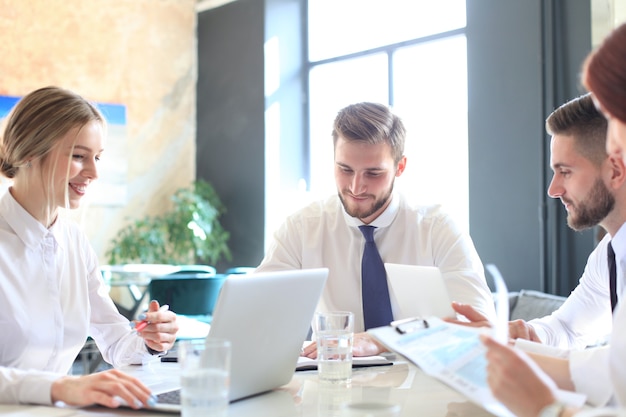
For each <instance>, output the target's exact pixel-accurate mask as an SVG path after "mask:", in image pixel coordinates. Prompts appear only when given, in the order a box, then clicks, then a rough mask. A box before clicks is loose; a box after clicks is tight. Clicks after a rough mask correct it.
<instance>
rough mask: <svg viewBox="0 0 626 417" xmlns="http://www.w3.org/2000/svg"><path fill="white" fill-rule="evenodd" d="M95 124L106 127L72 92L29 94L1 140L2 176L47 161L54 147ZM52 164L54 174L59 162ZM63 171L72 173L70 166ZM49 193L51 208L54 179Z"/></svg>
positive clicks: (46, 90) (48, 89)
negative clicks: (71, 131) (77, 131)
mask: <svg viewBox="0 0 626 417" xmlns="http://www.w3.org/2000/svg"><path fill="white" fill-rule="evenodd" d="M92 121H96V122H98V123H100V124H101V125H102V127H103V128H105V127H106V123H105V119H104V117H103V116H102V114H101V113H100V111H98V109H97V108H96V107H95V106H94V105H93V104H91V103H90V102H88V101H87V100H85V99H84V98H83V97H81V96H79V95H78V94H76V93H74V92H72V91H69V90H66V89H62V88H59V87H54V86H50V87H44V88H40V89H38V90H35V91H33V92H31V93H29V94H27V95H26V96H24V97H23V98H22V99H21V100H20V101H19V102H18V103H17V104H16V105H15V107H13V109H12V110H11V112H10V114H9V117H8V119H7V120H6V123H5V129H4V132H3V134H2V136H1V137H0V174H2V175H4V176H5V177H7V178H14V177H15V176H16V175H17V174H18V172H19V170H21V169H24V168H27V167H28V166H29V165H30V162H31V161H32V160H40V161H41V162H44V161H46V160H47V158H48V156H49V154H50V152H51V151H52V150H53V149H54V147H55V145H56V144H57V143H58V142H59V141H60V140H61V139H62V138H63V137H64V136H65V135H66V134H67V133H68V132H69V131H70V130H72V129H75V128H76V129H78V130H79V131H80V129H81V128H82V127H83V126H85V125H87V124H88V123H90V122H92ZM50 162H52V168H51V172H52V173H54V170H55V169H56V168H57V167H56V161H50ZM63 168H65V169H67V170H68V172H69V166H68V167H61V169H63ZM46 193H47V196H46V197H47V199H48V201H49V202H50V205H51V204H52V199H51V196H52V195H54V185H53V183H52V179H51V178H50V179H49V186H48V187H46ZM66 200H67V196H66ZM66 205H67V204H66ZM47 210H48V213H49V214H51V213H52V212H54V208H53V207H52V206H50V207H48V209H47Z"/></svg>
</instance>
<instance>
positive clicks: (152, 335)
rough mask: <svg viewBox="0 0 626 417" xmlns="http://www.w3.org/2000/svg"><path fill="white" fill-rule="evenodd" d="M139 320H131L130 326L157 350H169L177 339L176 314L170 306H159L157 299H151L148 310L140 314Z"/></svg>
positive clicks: (150, 346) (148, 344)
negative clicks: (170, 309)
mask: <svg viewBox="0 0 626 417" xmlns="http://www.w3.org/2000/svg"><path fill="white" fill-rule="evenodd" d="M137 318H138V319H139V321H132V322H130V326H131V327H132V328H133V329H134V330H135V331H136V332H137V334H138V335H139V336H141V337H142V338H143V339H144V341H145V343H146V345H147V346H148V347H149V348H150V349H152V350H155V351H158V352H163V351H166V350H169V349H171V348H172V346H173V345H174V342H175V341H176V333H177V332H178V323H176V314H175V313H174V312H172V311H169V306H168V305H167V304H164V305H163V306H159V302H158V301H156V300H152V301H150V305H149V306H148V311H147V312H145V313H142V314H140V315H139V316H138V317H137Z"/></svg>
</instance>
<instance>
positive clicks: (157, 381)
mask: <svg viewBox="0 0 626 417" xmlns="http://www.w3.org/2000/svg"><path fill="white" fill-rule="evenodd" d="M125 370H126V371H127V372H129V373H132V374H135V375H136V376H137V377H139V378H140V379H142V380H143V381H144V382H145V383H146V384H147V385H148V386H150V387H151V388H154V387H156V386H157V385H159V386H161V387H162V384H167V383H173V384H175V383H176V380H177V377H178V365H177V364H176V363H162V362H160V361H154V362H151V363H149V364H145V365H143V366H135V367H127V368H125ZM371 404H375V405H380V404H384V405H391V406H392V407H393V406H395V408H396V409H397V410H399V411H398V412H396V413H395V414H381V413H376V412H370V413H367V412H363V411H362V410H364V409H365V410H367V409H371V407H372V405H371ZM0 415H1V416H14V417H26V416H52V417H79V416H80V417H84V416H92V417H114V416H144V417H157V416H159V417H163V416H167V414H163V413H158V412H154V411H149V410H140V411H136V410H131V409H127V408H120V409H107V408H103V407H88V408H61V407H45V406H33V405H0ZM296 416H297V417H409V416H410V417H489V416H493V415H492V414H490V413H489V412H487V411H485V410H483V409H482V408H481V407H480V406H478V405H475V404H474V403H472V402H470V401H469V400H468V398H466V397H464V396H463V395H462V394H460V393H458V392H457V391H455V390H453V389H452V388H450V387H448V386H447V385H445V384H443V383H442V382H440V381H439V380H437V379H435V378H433V377H431V376H429V375H427V374H425V373H424V372H423V371H422V370H420V369H419V368H418V367H417V366H415V365H413V364H412V363H410V362H408V361H406V360H404V359H403V358H402V357H397V359H396V360H394V364H393V365H387V366H372V367H366V368H355V369H354V371H353V377H352V383H351V384H350V386H335V385H332V384H330V385H329V384H325V383H320V382H319V381H318V378H317V371H297V372H295V373H294V376H293V378H292V379H291V381H290V382H289V383H288V384H286V385H284V386H282V387H279V388H277V389H275V390H273V391H269V392H267V393H264V394H260V395H256V396H253V397H249V398H246V399H243V400H239V401H235V402H232V403H231V404H230V405H229V408H228V417H296Z"/></svg>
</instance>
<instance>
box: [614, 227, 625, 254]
mask: <svg viewBox="0 0 626 417" xmlns="http://www.w3.org/2000/svg"><path fill="white" fill-rule="evenodd" d="M611 246H612V247H613V251H614V252H615V257H616V259H617V260H618V262H622V260H623V261H626V223H624V224H622V227H620V228H619V230H618V231H617V233H615V236H613V237H612V239H611Z"/></svg>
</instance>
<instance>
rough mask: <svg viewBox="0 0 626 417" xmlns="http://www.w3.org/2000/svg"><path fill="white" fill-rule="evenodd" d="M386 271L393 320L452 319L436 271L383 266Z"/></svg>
mask: <svg viewBox="0 0 626 417" xmlns="http://www.w3.org/2000/svg"><path fill="white" fill-rule="evenodd" d="M385 270H386V271H387V282H388V284H389V297H390V299H391V307H392V310H393V317H394V319H395V320H401V319H406V318H411V317H429V316H436V317H439V318H444V317H455V313H454V310H453V309H452V305H451V301H450V296H449V295H448V289H447V288H446V284H445V282H444V280H443V276H442V275H441V271H440V270H439V268H437V267H435V266H421V265H401V264H392V263H386V264H385Z"/></svg>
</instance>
